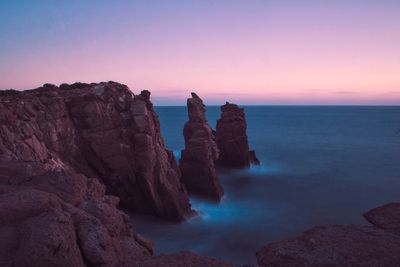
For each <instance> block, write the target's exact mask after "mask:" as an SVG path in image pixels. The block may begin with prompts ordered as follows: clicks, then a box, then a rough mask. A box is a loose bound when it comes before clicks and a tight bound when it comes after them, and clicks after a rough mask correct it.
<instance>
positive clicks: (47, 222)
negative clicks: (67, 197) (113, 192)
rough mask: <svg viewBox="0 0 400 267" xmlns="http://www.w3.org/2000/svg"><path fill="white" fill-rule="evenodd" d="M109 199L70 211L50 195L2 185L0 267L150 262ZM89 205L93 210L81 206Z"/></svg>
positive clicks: (113, 264)
mask: <svg viewBox="0 0 400 267" xmlns="http://www.w3.org/2000/svg"><path fill="white" fill-rule="evenodd" d="M83 179H85V178H84V176H83ZM85 182H86V181H85ZM110 197H111V196H104V195H102V196H100V197H99V198H98V199H95V198H93V196H91V197H89V198H86V197H85V199H84V200H82V203H79V204H78V206H74V205H73V204H72V203H68V202H66V201H64V200H63V199H61V198H60V197H59V196H57V195H56V194H55V193H52V192H45V191H41V190H36V189H30V188H27V187H26V186H1V190H0V240H1V242H0V243H1V245H0V248H1V251H2V252H0V265H1V266H86V265H90V266H118V265H120V264H123V263H126V262H127V259H129V260H130V261H131V262H132V261H135V260H139V259H140V258H142V257H149V256H150V255H151V252H150V251H149V249H148V248H147V247H145V246H142V245H141V244H140V243H139V242H137V241H136V239H135V235H134V233H133V231H132V228H131V225H130V222H129V220H128V219H127V218H128V217H127V215H126V214H124V213H122V212H121V211H118V210H117V209H116V207H115V206H114V204H115V203H110V202H109V201H108V200H107V199H108V198H110ZM111 198H114V197H111ZM92 201H94V202H95V203H96V206H95V207H91V206H89V207H87V206H84V205H86V204H84V203H86V202H92ZM104 206H106V207H105V208H103V207H104ZM82 207H83V208H82ZM85 209H86V210H87V211H88V212H87V211H86V210H85ZM127 241H129V242H130V243H131V244H133V245H131V246H129V247H126V246H124V244H125V243H127ZM3 252H4V253H3ZM131 255H135V258H132V256H131Z"/></svg>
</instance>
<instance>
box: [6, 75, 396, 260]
mask: <svg viewBox="0 0 400 267" xmlns="http://www.w3.org/2000/svg"><path fill="white" fill-rule="evenodd" d="M187 107H188V117H189V120H188V122H187V123H186V124H185V126H184V130H183V135H184V138H185V148H184V150H183V151H182V157H181V159H180V162H179V164H178V163H177V162H176V160H175V157H174V156H173V153H172V152H171V151H169V150H167V149H166V148H165V145H164V141H163V138H162V136H161V132H160V123H159V121H158V116H157V114H156V112H155V111H154V109H153V105H152V103H151V101H150V92H149V91H142V92H141V93H140V94H137V95H135V94H133V93H132V92H131V91H130V90H129V88H128V87H127V86H125V85H122V84H119V83H116V82H103V83H92V84H83V83H75V84H71V85H68V84H62V85H60V86H55V85H51V84H45V85H44V86H42V87H40V88H37V89H34V90H27V91H15V90H6V91H0V240H1V241H2V242H0V266H16V267H19V266H195V267H197V266H198V267H200V266H233V265H232V264H230V263H227V262H224V261H220V260H216V259H211V258H208V257H203V256H199V255H196V254H194V253H191V252H178V253H174V254H165V255H159V256H153V244H152V242H151V241H150V240H148V239H146V238H145V237H143V236H141V235H139V234H137V233H135V231H134V228H133V226H132V223H131V221H130V219H129V217H128V216H127V214H126V213H125V212H124V211H123V210H122V209H124V210H129V211H133V212H138V213H143V214H149V215H153V216H157V217H159V218H162V219H167V220H171V221H176V222H180V221H183V220H186V219H187V218H190V217H191V216H193V215H195V211H194V210H192V208H191V205H190V202H189V193H194V194H197V195H201V196H204V197H211V198H213V199H215V200H217V201H218V200H220V199H221V197H222V196H223V188H222V186H221V184H220V183H219V180H218V173H217V171H216V169H215V168H216V165H218V166H223V167H226V168H233V169H238V168H248V167H249V166H250V165H251V164H259V161H258V159H257V158H256V156H255V152H254V151H253V150H250V149H249V144H248V139H247V133H246V129H247V125H246V120H245V114H244V110H243V109H241V108H239V107H238V106H237V105H235V104H230V103H226V104H225V105H223V106H222V107H221V118H220V120H218V123H217V129H216V131H213V130H212V128H211V127H210V126H209V125H208V122H207V119H206V115H205V105H204V103H203V101H202V100H201V98H200V97H199V96H197V95H196V94H195V93H192V97H191V98H189V99H188V102H187ZM364 217H365V218H366V219H367V220H368V221H369V222H370V223H372V224H373V226H354V225H351V226H342V225H332V226H318V227H316V228H313V229H311V230H309V231H306V232H305V233H304V234H303V235H301V236H299V237H297V238H294V239H291V240H285V241H280V242H275V243H272V244H269V245H267V246H266V247H264V248H262V249H261V250H260V251H258V252H257V260H258V263H259V265H260V266H395V265H396V263H398V262H400V256H399V255H400V204H396V203H393V204H388V205H385V206H382V207H379V208H376V209H373V210H371V211H368V212H367V213H365V214H364ZM133 223H134V222H133ZM261 230H262V229H260V231H261Z"/></svg>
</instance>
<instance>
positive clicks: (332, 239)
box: [256, 203, 400, 267]
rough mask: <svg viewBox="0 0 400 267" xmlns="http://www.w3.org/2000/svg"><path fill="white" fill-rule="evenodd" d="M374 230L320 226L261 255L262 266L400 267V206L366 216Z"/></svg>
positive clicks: (270, 246)
mask: <svg viewBox="0 0 400 267" xmlns="http://www.w3.org/2000/svg"><path fill="white" fill-rule="evenodd" d="M364 217H365V218H366V219H367V220H368V221H369V222H371V223H372V224H373V225H374V226H361V225H360V226H358V225H348V226H346V225H344V226H343V225H327V226H318V227H315V228H313V229H311V230H308V231H306V232H304V233H303V234H302V235H301V236H299V237H296V238H294V239H290V240H285V241H278V242H275V243H272V244H269V245H267V246H266V247H264V248H263V249H261V250H260V251H259V252H257V254H256V255H257V259H258V263H259V264H260V265H261V266H311V267H312V266H315V267H317V266H397V265H398V264H399V262H400V231H399V230H400V203H392V204H388V205H385V206H382V207H378V208H375V209H373V210H370V211H368V212H366V213H365V214H364Z"/></svg>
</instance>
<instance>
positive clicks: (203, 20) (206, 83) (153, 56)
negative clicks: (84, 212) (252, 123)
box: [0, 0, 400, 105]
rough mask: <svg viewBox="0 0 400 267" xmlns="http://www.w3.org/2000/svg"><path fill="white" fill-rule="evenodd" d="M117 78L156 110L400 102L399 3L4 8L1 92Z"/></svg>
mask: <svg viewBox="0 0 400 267" xmlns="http://www.w3.org/2000/svg"><path fill="white" fill-rule="evenodd" d="M108 80H114V81H118V82H121V83H124V84H127V85H128V86H129V87H130V88H131V89H132V90H133V91H134V92H138V91H140V90H141V89H148V90H150V91H151V92H152V99H153V102H155V104H161V105H176V104H184V103H185V99H186V98H187V97H189V93H190V92H191V91H196V92H197V93H198V94H199V95H200V96H201V97H202V98H203V99H204V100H205V102H206V103H207V104H219V103H222V102H225V100H228V101H232V102H237V103H239V104H400V1H399V0H320V1H317V0H308V1H307V0H305V1H296V0H263V1H262V0H258V1H256V0H253V1H251V0H250V1H245V0H242V1H235V0H226V1H222V0H221V1H213V0H196V1H183V0H182V1H148V0H147V1H146V0H143V1H135V0H132V1H128V0H119V1H112V0H107V1H106V0H84V1H78V0H68V1H67V0H59V1H54V0H37V1H34V0H31V1H27V0H20V1H12V0H0V88H1V89H6V88H14V89H30V88H35V87H38V86H40V85H41V84H44V83H54V84H60V83H64V82H67V83H72V82H76V81H81V82H99V81H108Z"/></svg>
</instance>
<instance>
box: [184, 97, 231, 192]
mask: <svg viewBox="0 0 400 267" xmlns="http://www.w3.org/2000/svg"><path fill="white" fill-rule="evenodd" d="M187 108H188V114H189V121H188V122H186V123H185V127H184V129H183V135H184V137H185V149H183V150H182V154H181V159H180V164H179V167H180V169H181V173H182V181H183V183H184V184H185V185H186V187H187V189H188V191H189V192H191V193H193V194H196V195H200V196H205V197H209V198H212V199H215V200H219V199H220V198H221V197H222V195H223V194H224V191H223V189H222V186H221V185H220V183H219V181H218V177H217V173H216V170H215V165H214V162H215V161H216V160H217V159H218V155H219V152H218V147H217V144H216V143H215V137H214V134H213V131H212V129H211V127H210V126H209V125H208V122H207V119H206V116H205V106H204V104H203V101H202V100H201V99H200V97H198V96H197V95H196V94H195V93H192V97H191V98H189V99H188V100H187Z"/></svg>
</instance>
